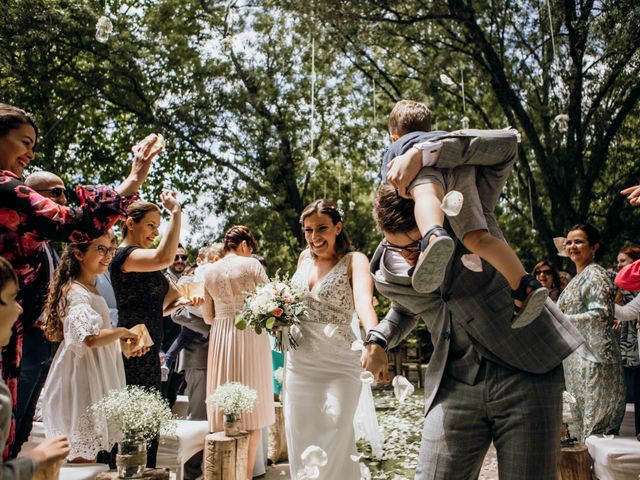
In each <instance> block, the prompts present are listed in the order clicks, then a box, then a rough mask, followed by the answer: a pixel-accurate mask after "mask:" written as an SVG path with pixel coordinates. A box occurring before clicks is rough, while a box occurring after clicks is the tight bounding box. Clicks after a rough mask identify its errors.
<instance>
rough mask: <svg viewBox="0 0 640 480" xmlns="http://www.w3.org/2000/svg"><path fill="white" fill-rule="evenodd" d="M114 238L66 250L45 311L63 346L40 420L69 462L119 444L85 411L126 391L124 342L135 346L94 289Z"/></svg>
mask: <svg viewBox="0 0 640 480" xmlns="http://www.w3.org/2000/svg"><path fill="white" fill-rule="evenodd" d="M112 236H113V232H110V233H109V234H107V235H103V236H102V237H99V238H97V239H95V240H94V241H92V242H90V243H83V244H71V245H69V246H68V247H67V248H66V249H65V251H64V253H63V254H62V257H61V259H60V264H59V265H58V267H57V269H56V272H55V276H54V279H53V281H52V283H51V285H50V287H49V296H48V298H47V304H46V307H45V314H46V315H47V324H46V327H45V335H46V336H47V338H48V340H49V341H52V342H61V343H60V346H59V348H58V351H57V352H56V355H55V357H54V358H53V362H52V365H51V369H50V370H49V375H48V376H47V380H46V383H45V386H44V389H43V391H42V398H43V405H42V417H43V422H44V428H45V434H46V436H47V438H49V437H55V436H57V435H66V436H67V437H68V439H69V446H70V450H71V451H70V453H69V456H68V459H69V461H70V462H95V459H96V456H97V454H98V452H99V451H100V450H111V447H112V446H113V444H114V443H115V439H114V438H113V435H112V432H109V430H108V428H107V424H106V420H105V418H104V417H101V416H90V415H89V414H87V411H86V410H87V407H89V406H90V405H91V404H93V403H94V402H96V401H98V400H100V399H102V398H103V397H104V396H105V395H106V394H107V393H108V392H109V391H110V390H113V389H122V388H124V387H125V386H126V381H125V376H124V367H123V363H122V354H121V349H120V342H121V341H127V340H136V335H135V334H133V333H131V332H130V331H129V330H127V329H126V328H122V327H118V328H111V326H110V322H109V308H108V307H107V303H106V301H105V300H104V298H102V297H101V296H100V295H99V294H98V292H97V290H96V289H95V286H94V284H95V278H96V275H98V274H100V273H104V272H106V270H107V268H108V267H109V263H110V262H111V258H112V257H113V253H114V251H115V248H114V247H113V246H112V245H111V238H112Z"/></svg>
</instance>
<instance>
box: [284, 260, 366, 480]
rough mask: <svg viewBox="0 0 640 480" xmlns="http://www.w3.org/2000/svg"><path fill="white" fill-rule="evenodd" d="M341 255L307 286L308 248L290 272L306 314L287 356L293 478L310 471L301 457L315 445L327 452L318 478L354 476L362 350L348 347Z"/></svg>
mask: <svg viewBox="0 0 640 480" xmlns="http://www.w3.org/2000/svg"><path fill="white" fill-rule="evenodd" d="M350 258H351V255H350V254H347V255H345V256H344V257H343V258H342V259H340V261H339V262H338V263H337V264H336V265H335V266H334V267H333V269H331V270H330V271H329V272H328V273H327V274H326V275H325V276H324V277H323V278H321V279H320V280H318V282H317V283H316V285H315V286H314V287H313V289H312V290H311V291H309V271H310V269H311V266H312V263H313V261H312V259H311V258H310V256H309V254H307V256H306V257H305V258H304V259H303V260H302V263H301V264H300V267H299V268H298V270H297V271H296V273H295V275H294V276H293V279H292V281H293V283H294V284H295V285H296V287H297V288H299V289H300V291H302V292H304V303H305V305H306V308H307V318H305V319H304V320H303V321H302V323H301V325H300V331H301V334H302V335H301V338H300V339H299V346H298V348H297V349H295V350H289V351H288V352H287V358H286V372H285V381H284V385H283V391H284V416H285V419H286V421H285V424H286V433H287V446H288V449H289V466H290V469H291V478H292V479H296V480H302V479H304V478H306V475H307V474H308V473H309V472H305V465H304V464H303V460H302V458H301V456H302V454H303V452H304V451H305V450H306V449H307V448H308V447H319V448H321V449H322V450H323V451H324V452H325V453H326V455H327V463H326V465H324V466H322V467H320V475H319V476H318V477H313V478H318V479H325V480H338V479H339V480H358V479H360V466H359V463H358V459H356V460H355V461H354V460H353V459H352V458H351V456H352V455H356V454H357V453H356V443H355V435H354V427H353V421H354V415H355V411H356V407H357V406H358V400H359V398H360V392H361V390H362V382H361V381H360V373H361V372H362V368H361V366H360V353H361V352H360V351H352V350H351V344H352V343H353V341H354V340H355V339H356V338H355V335H354V334H353V331H352V329H351V320H352V317H353V314H354V311H355V307H354V302H353V293H352V288H351V286H350V284H349V278H348V272H347V270H348V267H349V262H350Z"/></svg>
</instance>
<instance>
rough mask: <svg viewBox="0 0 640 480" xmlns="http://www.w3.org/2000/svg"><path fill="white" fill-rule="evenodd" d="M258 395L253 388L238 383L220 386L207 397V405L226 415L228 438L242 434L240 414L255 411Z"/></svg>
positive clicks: (225, 427) (225, 424)
mask: <svg viewBox="0 0 640 480" xmlns="http://www.w3.org/2000/svg"><path fill="white" fill-rule="evenodd" d="M257 398H258V395H257V393H256V391H255V390H254V389H253V388H249V387H247V386H246V385H243V384H242V383H238V382H229V383H225V384H224V385H220V386H219V387H218V388H216V390H215V392H213V393H212V394H211V395H209V396H208V397H207V404H209V405H211V406H212V407H213V408H215V409H216V410H220V411H221V412H222V413H223V415H224V432H225V434H226V435H227V436H230V437H231V436H234V435H238V434H239V433H240V414H241V413H243V412H251V411H253V407H254V406H255V404H256V399H257Z"/></svg>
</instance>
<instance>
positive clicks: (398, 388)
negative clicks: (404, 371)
mask: <svg viewBox="0 0 640 480" xmlns="http://www.w3.org/2000/svg"><path fill="white" fill-rule="evenodd" d="M391 384H392V385H393V394H394V395H395V397H396V400H398V401H399V402H400V403H404V401H405V400H406V399H407V397H408V396H409V395H412V394H413V392H414V391H415V387H414V386H413V384H412V383H411V382H410V381H409V380H407V379H406V378H405V377H403V376H402V375H396V376H395V377H393V382H392V383H391Z"/></svg>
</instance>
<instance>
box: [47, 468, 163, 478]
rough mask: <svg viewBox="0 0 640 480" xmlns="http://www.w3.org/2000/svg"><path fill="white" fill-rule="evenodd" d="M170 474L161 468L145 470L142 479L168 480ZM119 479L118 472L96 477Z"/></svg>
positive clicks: (103, 473)
mask: <svg viewBox="0 0 640 480" xmlns="http://www.w3.org/2000/svg"><path fill="white" fill-rule="evenodd" d="M170 473H171V472H169V470H165V469H161V468H147V469H146V470H145V471H144V474H143V476H142V478H146V479H147V480H169V478H170V477H169V475H170ZM119 478H120V477H118V472H102V473H99V474H98V475H97V476H96V480H118V479H119ZM60 480H62V479H60Z"/></svg>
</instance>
